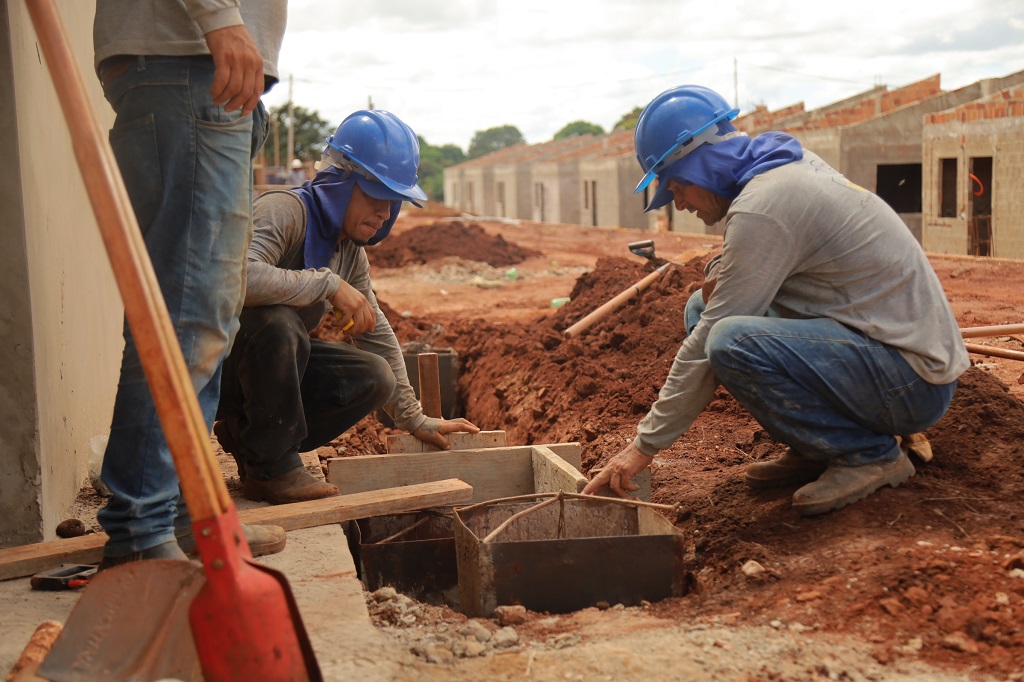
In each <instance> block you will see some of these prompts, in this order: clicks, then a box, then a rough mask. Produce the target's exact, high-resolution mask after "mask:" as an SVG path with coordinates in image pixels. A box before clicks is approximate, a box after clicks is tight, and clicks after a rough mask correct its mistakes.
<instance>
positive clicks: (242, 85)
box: [206, 25, 263, 116]
mask: <svg viewBox="0 0 1024 682" xmlns="http://www.w3.org/2000/svg"><path fill="white" fill-rule="evenodd" d="M206 46H207V47H209V48H210V56H211V57H213V66H214V72H213V85H211V86H210V96H211V97H212V98H213V103H214V104H216V105H218V106H220V105H223V106H224V110H225V111H234V110H235V109H241V110H242V115H243V116H248V115H249V114H251V113H252V110H253V109H255V108H256V105H257V104H259V101H260V96H261V95H262V94H263V57H262V56H261V55H260V50H259V48H258V47H256V41H255V40H253V39H252V35H251V34H250V33H249V31H248V30H247V29H246V28H245V26H243V25H237V26H228V27H226V28H219V29H217V30H216V31H210V32H209V33H207V34H206Z"/></svg>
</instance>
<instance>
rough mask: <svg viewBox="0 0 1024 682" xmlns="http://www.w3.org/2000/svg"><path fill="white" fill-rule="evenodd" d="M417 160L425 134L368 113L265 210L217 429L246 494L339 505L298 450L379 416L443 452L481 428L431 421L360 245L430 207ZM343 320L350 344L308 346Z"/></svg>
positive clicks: (257, 212) (259, 204) (266, 198)
mask: <svg viewBox="0 0 1024 682" xmlns="http://www.w3.org/2000/svg"><path fill="white" fill-rule="evenodd" d="M419 160H420V147H419V141H418V140H417V138H416V134H415V133H414V132H413V131H412V129H411V128H410V127H409V126H408V125H406V124H405V123H404V122H403V121H402V120H400V119H399V118H398V117H397V116H395V115H394V114H392V113H390V112H387V111H381V110H376V111H357V112H355V113H353V114H351V115H349V116H348V117H346V118H345V120H344V121H342V122H341V125H339V126H338V130H337V131H336V132H335V134H334V135H332V136H331V137H330V138H328V140H327V149H326V150H325V151H324V154H323V158H322V159H321V160H320V161H319V162H317V169H318V171H319V172H318V173H317V174H316V177H314V178H313V180H311V181H310V182H306V183H304V184H303V185H302V186H301V187H298V188H295V189H292V190H287V191H286V190H278V191H272V192H267V193H265V194H263V195H261V196H260V197H259V198H258V199H257V200H256V203H255V205H254V207H253V218H254V220H253V222H254V228H255V230H254V234H253V240H252V244H251V245H250V247H249V269H248V287H247V289H246V292H245V309H244V310H243V311H242V316H241V330H240V331H239V333H238V339H237V340H236V342H235V345H234V346H233V347H232V349H231V355H230V356H229V357H228V359H227V361H226V362H225V363H224V383H223V386H222V387H221V403H220V411H219V413H218V415H217V420H218V421H217V424H216V425H215V426H214V429H213V431H214V434H215V435H216V436H217V439H218V440H219V441H220V444H221V446H222V447H223V448H224V450H225V451H227V452H229V453H230V454H231V455H233V456H234V458H235V461H236V462H238V475H239V478H241V479H242V495H244V496H245V497H247V498H249V499H251V500H257V501H263V500H265V501H267V502H270V503H272V504H284V503H288V502H300V501H303V500H312V499H318V498H322V497H331V496H333V495H337V494H338V488H337V487H336V486H333V485H331V484H329V483H325V482H324V481H322V480H320V479H319V478H317V477H315V476H313V475H312V474H310V473H309V472H308V471H306V469H305V468H304V467H303V465H302V459H301V458H300V457H299V453H300V452H306V451H309V450H314V449H316V448H317V447H319V446H321V445H326V444H327V443H329V442H330V441H331V440H332V439H334V438H335V437H336V436H338V435H339V434H341V433H342V432H344V431H345V430H346V429H348V428H349V427H351V426H352V425H353V424H355V423H356V422H358V421H359V420H360V419H362V418H363V417H365V416H366V415H368V414H370V413H371V412H373V411H374V410H376V409H377V408H378V407H383V408H384V409H385V411H387V413H388V414H389V415H390V416H391V418H392V419H394V421H395V425H396V426H398V428H400V429H404V430H407V431H409V432H410V433H412V434H413V435H414V436H416V437H417V438H419V439H420V440H422V441H424V442H428V443H431V444H433V445H435V446H437V447H441V448H445V449H448V447H450V446H449V444H448V441H447V439H446V438H445V437H444V436H445V434H448V433H453V432H455V431H464V432H469V433H476V432H478V431H479V430H480V429H478V428H477V427H476V426H474V425H473V424H471V423H469V422H468V421H466V420H465V419H461V418H460V419H438V418H434V417H427V416H426V415H424V414H423V410H422V409H421V407H420V404H419V402H418V401H417V400H416V394H415V393H414V392H413V388H412V386H411V385H410V384H409V377H408V375H407V374H406V371H405V358H404V357H403V354H402V349H401V347H400V346H399V345H398V339H396V338H395V333H394V331H392V329H391V325H389V324H388V321H387V318H385V317H384V313H382V312H381V310H380V307H379V306H378V305H377V299H376V298H375V297H374V294H373V288H372V285H371V282H370V263H369V260H367V258H366V252H365V250H364V249H363V247H365V246H367V245H372V244H376V243H378V242H379V241H381V240H382V239H384V238H385V237H387V235H388V233H389V232H390V231H391V227H392V226H393V225H394V223H395V220H396V219H397V218H398V212H399V211H400V210H401V208H402V202H403V201H411V202H413V203H415V202H417V201H421V200H423V199H426V198H427V195H426V194H425V193H424V192H423V190H422V189H420V187H419V185H417V184H416V180H417V170H418V166H419ZM332 309H333V311H334V314H336V315H337V316H338V318H339V320H340V321H341V322H342V324H343V326H344V329H345V330H346V331H348V332H349V333H350V334H351V335H352V337H353V342H354V343H353V345H349V344H347V343H333V342H328V341H322V340H317V339H310V338H309V333H310V332H311V331H313V330H314V329H316V328H317V327H318V326H319V325H320V322H321V320H322V319H323V318H324V316H325V315H328V314H331V311H332Z"/></svg>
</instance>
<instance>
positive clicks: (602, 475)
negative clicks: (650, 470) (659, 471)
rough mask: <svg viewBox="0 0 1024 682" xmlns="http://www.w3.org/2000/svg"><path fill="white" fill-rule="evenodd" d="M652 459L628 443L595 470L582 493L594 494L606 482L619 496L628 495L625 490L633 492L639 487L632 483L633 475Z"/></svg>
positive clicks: (652, 459) (645, 466)
mask: <svg viewBox="0 0 1024 682" xmlns="http://www.w3.org/2000/svg"><path fill="white" fill-rule="evenodd" d="M653 461H654V458H653V457H648V456H647V455H645V454H644V453H642V452H640V451H639V450H637V449H636V446H635V445H633V444H632V443H630V444H629V445H627V446H626V447H625V448H623V449H622V450H621V451H620V452H619V454H617V455H615V456H614V457H612V458H611V460H610V461H609V462H608V464H606V465H605V467H604V468H603V469H600V470H598V471H597V475H596V476H594V478H592V479H591V480H590V483H588V484H587V487H586V488H584V489H583V494H584V495H595V494H597V492H598V491H599V490H600V489H601V488H603V487H604V486H605V485H606V484H607V485H608V486H610V487H611V489H612V492H614V493H615V494H616V495H618V496H619V497H629V495H627V494H626V492H627V491H628V492H635V491H637V490H639V489H640V486H638V485H637V484H635V483H633V477H634V476H636V475H637V474H638V473H640V472H641V471H643V470H644V469H646V468H647V467H649V466H650V465H651V462H653Z"/></svg>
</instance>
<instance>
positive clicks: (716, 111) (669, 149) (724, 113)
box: [633, 85, 803, 212]
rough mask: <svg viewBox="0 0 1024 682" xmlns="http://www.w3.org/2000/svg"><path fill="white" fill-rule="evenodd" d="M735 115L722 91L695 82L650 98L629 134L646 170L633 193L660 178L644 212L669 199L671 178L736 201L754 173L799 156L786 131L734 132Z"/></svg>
mask: <svg viewBox="0 0 1024 682" xmlns="http://www.w3.org/2000/svg"><path fill="white" fill-rule="evenodd" d="M738 114H739V109H735V108H730V107H729V104H728V103H727V102H726V101H725V98H723V97H722V96H721V95H719V94H718V93H716V92H715V91H713V90H710V89H708V88H705V87H702V86H699V85H681V86H678V87H675V88H671V89H669V90H666V91H665V92H663V93H661V94H660V95H658V96H657V97H655V98H654V99H653V100H651V102H650V104H648V105H647V106H646V107H645V108H644V110H643V112H642V113H641V114H640V118H639V119H638V120H637V125H636V130H635V132H634V136H633V142H634V146H635V147H636V157H637V161H639V162H640V167H641V168H643V170H644V172H645V175H644V177H643V178H642V179H641V180H640V183H639V184H638V185H637V186H636V189H635V190H634V192H636V193H638V192H642V191H643V190H644V189H646V188H647V187H648V186H650V184H651V182H653V181H654V180H655V178H657V180H658V188H657V191H656V192H655V193H654V196H653V197H652V198H651V200H650V202H649V203H648V204H647V207H646V208H645V209H644V211H645V212H646V211H651V210H654V209H656V208H661V207H662V206H664V205H666V204H668V203H669V202H671V201H672V198H673V197H672V192H670V191H669V189H668V181H669V180H676V181H677V182H682V183H686V184H691V185H697V186H698V187H702V188H704V189H706V190H708V191H710V192H714V193H715V194H718V195H720V196H724V197H726V198H728V199H735V198H736V197H737V196H738V195H739V193H740V190H741V189H742V188H743V186H744V185H745V184H746V183H747V182H749V181H750V179H751V178H753V177H754V176H755V175H757V174H758V173H763V172H765V171H767V170H770V169H772V168H776V167H778V166H781V165H783V164H786V163H790V162H791V161H796V160H799V159H801V158H803V149H802V148H801V146H800V143H799V142H798V141H797V140H796V139H795V138H793V137H792V136H790V135H786V134H785V133H766V134H764V135H760V136H758V137H757V138H755V139H753V140H751V139H750V138H748V137H747V135H746V133H742V132H739V131H738V130H736V128H735V126H733V124H732V123H731V121H732V119H734V118H736V116H737V115H738ZM698 150H700V151H699V152H698V153H694V152H697V151H698Z"/></svg>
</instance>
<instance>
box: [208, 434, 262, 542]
mask: <svg viewBox="0 0 1024 682" xmlns="http://www.w3.org/2000/svg"><path fill="white" fill-rule="evenodd" d="M213 435H215V436H217V442H218V443H220V447H221V449H222V450H224V452H226V453H228V454H229V455H231V456H232V457H233V458H234V459H235V466H236V467H238V480H239V481H241V482H242V483H245V460H243V459H242V456H241V454H240V452H241V449H240V448H239V446H238V442H237V441H236V440H235V437H234V435H232V433H231V428H230V427H229V426H228V422H227V420H226V419H221V420H220V421H217V422H214V423H213ZM253 556H255V555H253Z"/></svg>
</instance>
